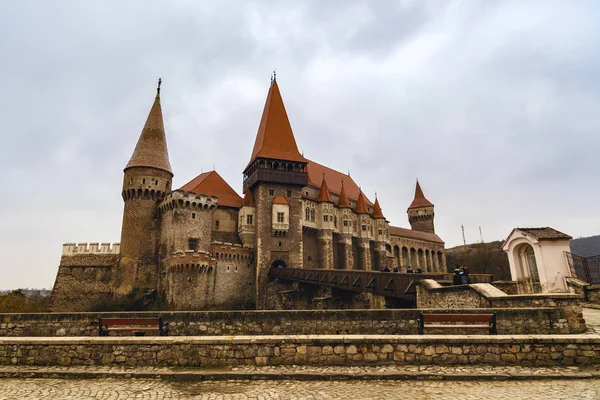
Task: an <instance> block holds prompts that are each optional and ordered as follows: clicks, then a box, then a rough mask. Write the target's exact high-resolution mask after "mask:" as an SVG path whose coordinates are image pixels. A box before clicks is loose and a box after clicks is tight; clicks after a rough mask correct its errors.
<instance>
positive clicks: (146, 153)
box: [125, 93, 173, 173]
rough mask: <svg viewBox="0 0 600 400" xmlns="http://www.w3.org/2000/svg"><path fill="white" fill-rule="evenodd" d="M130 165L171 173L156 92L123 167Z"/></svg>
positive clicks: (158, 98) (129, 166)
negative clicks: (133, 147) (144, 121)
mask: <svg viewBox="0 0 600 400" xmlns="http://www.w3.org/2000/svg"><path fill="white" fill-rule="evenodd" d="M131 167H150V168H158V169H162V170H164V171H167V172H170V173H173V171H172V170H171V163H170V162H169V152H168V151H167V138H166V136H165V126H164V124H163V116H162V109H161V106H160V95H159V94H158V93H157V94H156V98H155V99H154V104H152V108H151V109H150V113H149V114H148V119H147V120H146V124H145V125H144V129H142V133H141V135H140V138H139V139H138V142H137V145H136V146H135V150H133V155H132V156H131V159H130V160H129V162H128V163H127V166H126V167H125V169H128V168H131Z"/></svg>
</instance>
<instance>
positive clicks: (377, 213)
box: [371, 194, 385, 219]
mask: <svg viewBox="0 0 600 400" xmlns="http://www.w3.org/2000/svg"><path fill="white" fill-rule="evenodd" d="M371 216H372V217H373V218H377V219H380V218H381V219H385V217H384V216H383V212H382V211H381V206H380V205H379V199H378V198H377V194H375V204H374V205H373V214H371Z"/></svg>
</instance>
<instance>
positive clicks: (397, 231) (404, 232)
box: [389, 225, 444, 244]
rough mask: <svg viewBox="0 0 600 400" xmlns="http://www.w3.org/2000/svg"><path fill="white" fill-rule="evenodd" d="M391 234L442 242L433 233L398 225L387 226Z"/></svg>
mask: <svg viewBox="0 0 600 400" xmlns="http://www.w3.org/2000/svg"><path fill="white" fill-rule="evenodd" d="M389 232H390V235H391V236H400V237H406V238H411V239H417V240H424V241H426V242H435V243H441V244H443V243H444V241H443V240H442V239H441V238H440V237H439V236H438V235H436V234H435V233H428V232H421V231H413V230H412V229H406V228H400V227H399V226H391V225H390V228H389Z"/></svg>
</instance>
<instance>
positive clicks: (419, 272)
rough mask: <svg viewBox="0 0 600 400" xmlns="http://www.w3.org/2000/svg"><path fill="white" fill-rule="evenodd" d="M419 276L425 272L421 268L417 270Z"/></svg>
mask: <svg viewBox="0 0 600 400" xmlns="http://www.w3.org/2000/svg"><path fill="white" fill-rule="evenodd" d="M415 272H416V273H417V274H422V273H423V270H422V269H421V268H420V267H417V270H416V271H415Z"/></svg>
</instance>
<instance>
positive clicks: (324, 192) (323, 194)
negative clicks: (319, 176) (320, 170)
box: [317, 175, 333, 203]
mask: <svg viewBox="0 0 600 400" xmlns="http://www.w3.org/2000/svg"><path fill="white" fill-rule="evenodd" d="M317 201H318V202H324V201H328V202H330V203H333V199H332V198H331V194H330V193H329V188H328V187H327V181H326V180H325V175H323V182H322V183H321V189H320V190H319V195H318V196H317Z"/></svg>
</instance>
